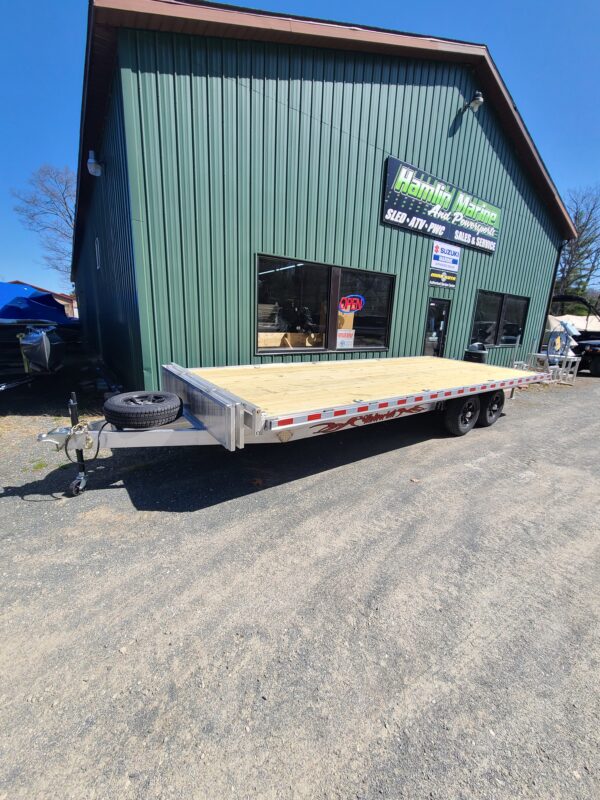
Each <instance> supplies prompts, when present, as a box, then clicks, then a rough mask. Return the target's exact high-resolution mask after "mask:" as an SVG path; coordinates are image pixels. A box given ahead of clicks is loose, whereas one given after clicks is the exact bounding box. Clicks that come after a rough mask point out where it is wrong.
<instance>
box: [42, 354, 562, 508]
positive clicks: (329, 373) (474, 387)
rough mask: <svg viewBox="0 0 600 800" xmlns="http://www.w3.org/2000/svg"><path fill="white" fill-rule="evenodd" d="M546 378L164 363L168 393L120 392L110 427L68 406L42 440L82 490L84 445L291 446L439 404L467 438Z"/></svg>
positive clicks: (316, 365)
mask: <svg viewBox="0 0 600 800" xmlns="http://www.w3.org/2000/svg"><path fill="white" fill-rule="evenodd" d="M545 380H547V375H546V374H545V373H536V372H524V371H522V370H515V369H509V368H506V367H495V366H489V365H486V364H476V363H472V362H465V361H453V360H451V359H441V358H433V357H416V358H382V359H360V360H348V361H319V362H308V363H288V364H260V365H253V366H241V367H215V368H210V369H184V368H183V367H180V366H178V365H177V364H167V365H165V366H163V388H164V390H165V391H164V392H162V393H161V392H156V393H144V392H139V393H135V392H132V393H128V395H127V396H125V395H123V396H122V397H123V398H125V397H127V398H130V399H131V403H130V404H129V405H128V409H127V413H124V414H123V416H122V418H120V417H119V416H118V402H116V403H112V405H111V413H110V414H109V413H108V411H106V415H107V418H110V420H111V422H110V423H109V422H97V423H93V424H90V425H88V424H82V423H80V422H79V419H78V417H77V414H76V413H75V416H73V408H72V407H71V426H70V427H68V428H55V429H53V430H52V431H49V432H48V433H46V434H40V435H39V436H38V439H39V440H40V441H46V442H51V443H53V444H54V445H56V447H57V449H61V448H62V447H64V448H65V450H66V452H67V455H69V454H70V453H71V452H77V462H78V466H79V475H78V477H77V478H76V480H75V481H73V483H72V484H71V492H72V493H73V494H78V493H79V492H80V491H82V490H83V488H85V485H86V482H87V476H86V473H85V464H84V458H83V453H84V451H86V450H91V451H92V452H95V453H97V452H98V450H99V449H101V448H117V447H160V446H169V447H172V446H176V445H206V444H221V445H222V446H223V447H225V448H227V449H228V450H232V451H233V450H236V449H240V448H243V447H244V446H245V445H246V444H259V443H265V444H266V443H275V442H288V441H290V440H294V439H302V438H306V437H309V436H320V435H323V434H325V433H334V432H336V431H340V430H343V429H348V428H356V427H361V426H363V425H370V424H373V423H376V422H385V421H387V420H391V419H396V418H398V417H401V416H406V415H411V414H421V413H424V412H426V411H432V410H434V409H440V410H443V413H444V422H445V425H446V428H447V430H448V431H449V432H450V433H452V434H453V435H457V436H460V435H463V434H465V433H467V432H468V431H469V430H471V428H473V427H474V425H475V424H479V425H482V426H489V425H492V424H493V423H494V422H495V421H496V420H497V419H498V417H499V416H500V414H501V412H502V407H503V405H504V396H505V392H506V391H508V392H509V394H510V396H512V394H513V393H514V390H515V389H516V388H517V387H520V386H526V385H529V384H531V383H535V382H543V381H545ZM177 397H179V398H181V404H179V403H178V402H177ZM173 399H175V403H173ZM114 400H116V401H118V400H119V397H117V398H114ZM109 402H111V401H107V404H108V403H109ZM161 403H162V406H161V408H160V409H158V411H157V412H156V415H155V418H156V419H160V420H161V421H162V420H164V419H168V417H167V416H165V414H166V413H168V412H167V411H165V409H169V408H173V409H174V411H173V415H172V418H171V419H169V422H168V423H167V424H163V425H161V426H160V427H152V428H144V429H141V430H140V429H131V427H128V426H133V425H134V423H135V427H136V428H139V427H140V425H138V423H137V418H136V415H139V419H140V420H142V422H141V424H143V425H146V424H148V423H147V422H145V421H144V420H148V419H152V417H153V411H152V408H151V406H152V405H153V404H154V405H155V406H158V405H160V404H161ZM136 409H137V410H136ZM132 415H133V416H132ZM119 422H121V424H119Z"/></svg>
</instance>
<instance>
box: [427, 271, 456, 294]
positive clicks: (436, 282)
mask: <svg viewBox="0 0 600 800" xmlns="http://www.w3.org/2000/svg"><path fill="white" fill-rule="evenodd" d="M457 278H458V273H457V272H446V270H443V269H434V268H432V269H430V270H429V285H430V286H444V287H445V288H451V289H454V287H455V286H456V280H457Z"/></svg>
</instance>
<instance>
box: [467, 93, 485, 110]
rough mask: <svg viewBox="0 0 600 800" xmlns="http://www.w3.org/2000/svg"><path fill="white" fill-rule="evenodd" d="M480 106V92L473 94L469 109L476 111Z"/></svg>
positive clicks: (481, 98) (481, 101)
mask: <svg viewBox="0 0 600 800" xmlns="http://www.w3.org/2000/svg"><path fill="white" fill-rule="evenodd" d="M482 105H483V95H482V94H481V92H475V94H474V95H473V99H472V100H471V102H470V103H469V108H470V109H471V111H477V109H478V108H479V106H482Z"/></svg>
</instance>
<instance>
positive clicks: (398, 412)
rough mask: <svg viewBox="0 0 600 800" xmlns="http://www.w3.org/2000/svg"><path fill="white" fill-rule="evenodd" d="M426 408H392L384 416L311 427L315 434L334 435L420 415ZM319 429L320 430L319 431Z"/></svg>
mask: <svg viewBox="0 0 600 800" xmlns="http://www.w3.org/2000/svg"><path fill="white" fill-rule="evenodd" d="M428 410H429V408H428V407H426V406H411V408H393V409H392V410H391V411H386V412H385V414H378V413H375V414H364V415H363V416H360V417H349V418H348V419H346V420H344V422H320V423H319V424H318V425H313V426H312V429H313V431H314V433H315V434H319V433H335V432H336V431H341V430H343V429H344V428H360V427H362V426H363V425H371V424H372V423H374V422H385V420H388V419H396V418H398V417H401V416H404V415H406V414H421V413H423V412H425V411H428ZM319 428H320V429H321V430H319Z"/></svg>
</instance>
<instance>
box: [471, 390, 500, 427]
mask: <svg viewBox="0 0 600 800" xmlns="http://www.w3.org/2000/svg"><path fill="white" fill-rule="evenodd" d="M479 399H480V404H481V409H480V411H479V417H478V418H477V422H476V423H475V424H476V425H477V427H478V428H489V427H490V425H493V424H494V422H496V420H497V419H499V417H500V415H501V414H502V409H503V408H504V392H503V391H502V389H500V391H499V392H487V393H486V394H482V395H480V398H479Z"/></svg>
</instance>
